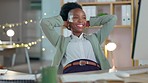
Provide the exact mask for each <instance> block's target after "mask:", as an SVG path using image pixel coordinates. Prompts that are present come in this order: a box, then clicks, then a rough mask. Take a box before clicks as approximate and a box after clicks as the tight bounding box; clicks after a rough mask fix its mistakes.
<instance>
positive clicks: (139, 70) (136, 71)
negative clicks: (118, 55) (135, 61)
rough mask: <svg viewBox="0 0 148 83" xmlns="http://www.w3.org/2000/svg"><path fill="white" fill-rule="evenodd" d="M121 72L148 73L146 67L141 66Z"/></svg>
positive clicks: (131, 73)
mask: <svg viewBox="0 0 148 83" xmlns="http://www.w3.org/2000/svg"><path fill="white" fill-rule="evenodd" d="M122 72H126V73H128V74H130V75H135V74H142V73H148V68H141V69H134V70H126V71H122Z"/></svg>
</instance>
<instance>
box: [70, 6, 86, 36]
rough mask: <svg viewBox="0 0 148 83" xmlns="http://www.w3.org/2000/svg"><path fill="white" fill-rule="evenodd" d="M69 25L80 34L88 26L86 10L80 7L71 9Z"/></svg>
mask: <svg viewBox="0 0 148 83" xmlns="http://www.w3.org/2000/svg"><path fill="white" fill-rule="evenodd" d="M68 25H69V27H70V29H71V31H72V32H73V34H75V35H76V34H78V36H79V35H80V34H81V33H82V32H83V29H84V28H85V27H86V15H85V13H84V11H83V10H82V9H80V8H76V9H73V10H71V11H70V12H69V15H68Z"/></svg>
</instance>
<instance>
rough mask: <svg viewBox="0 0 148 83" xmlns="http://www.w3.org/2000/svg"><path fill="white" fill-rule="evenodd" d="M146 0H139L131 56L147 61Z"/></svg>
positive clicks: (147, 19)
mask: <svg viewBox="0 0 148 83" xmlns="http://www.w3.org/2000/svg"><path fill="white" fill-rule="evenodd" d="M147 8H148V0H139V6H138V13H137V19H136V25H135V35H134V40H133V48H132V58H133V59H134V60H145V61H147V62H148V11H147Z"/></svg>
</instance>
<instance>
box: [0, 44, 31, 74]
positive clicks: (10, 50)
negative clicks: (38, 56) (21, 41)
mask: <svg viewBox="0 0 148 83" xmlns="http://www.w3.org/2000/svg"><path fill="white" fill-rule="evenodd" d="M18 48H23V49H24V50H25V57H26V60H27V64H28V70H29V73H32V69H31V65H30V59H29V54H28V50H27V48H26V47H15V46H13V45H2V44H0V49H1V50H0V55H3V56H8V55H13V57H12V64H11V65H12V66H14V64H15V58H16V54H15V53H16V49H18Z"/></svg>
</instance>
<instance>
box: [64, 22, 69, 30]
mask: <svg viewBox="0 0 148 83" xmlns="http://www.w3.org/2000/svg"><path fill="white" fill-rule="evenodd" d="M63 26H64V27H66V28H67V29H68V30H70V27H69V22H68V21H64V25H63Z"/></svg>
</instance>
